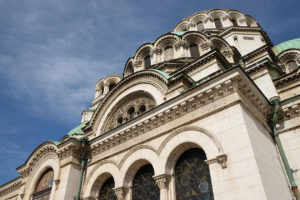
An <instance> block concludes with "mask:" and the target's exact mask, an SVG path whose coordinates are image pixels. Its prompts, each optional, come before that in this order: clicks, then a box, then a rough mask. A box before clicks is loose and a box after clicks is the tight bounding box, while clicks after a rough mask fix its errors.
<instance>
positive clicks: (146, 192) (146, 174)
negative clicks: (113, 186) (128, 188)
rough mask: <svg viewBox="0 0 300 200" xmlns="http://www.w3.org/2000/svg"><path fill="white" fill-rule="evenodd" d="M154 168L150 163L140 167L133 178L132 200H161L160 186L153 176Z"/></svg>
mask: <svg viewBox="0 0 300 200" xmlns="http://www.w3.org/2000/svg"><path fill="white" fill-rule="evenodd" d="M153 176H154V170H153V167H152V166H151V165H150V164H147V165H144V166H143V167H141V168H140V169H139V171H138V172H137V173H136V175H135V176H134V179H133V184H132V200H159V198H160V197H159V195H160V193H159V191H160V190H159V187H158V186H157V185H156V184H155V180H154V178H153Z"/></svg>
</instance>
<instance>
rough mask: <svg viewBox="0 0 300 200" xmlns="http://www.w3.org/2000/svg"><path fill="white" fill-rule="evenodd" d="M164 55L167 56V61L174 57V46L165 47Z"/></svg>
mask: <svg viewBox="0 0 300 200" xmlns="http://www.w3.org/2000/svg"><path fill="white" fill-rule="evenodd" d="M164 57H165V61H167V60H171V59H172V58H173V48H172V47H167V48H165V51H164Z"/></svg>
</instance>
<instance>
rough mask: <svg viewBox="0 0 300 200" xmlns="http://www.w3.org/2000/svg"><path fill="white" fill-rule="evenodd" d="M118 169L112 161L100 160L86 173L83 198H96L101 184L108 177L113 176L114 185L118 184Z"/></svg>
mask: <svg viewBox="0 0 300 200" xmlns="http://www.w3.org/2000/svg"><path fill="white" fill-rule="evenodd" d="M120 176H121V174H120V171H119V169H118V167H117V166H116V165H115V164H114V163H112V162H108V161H107V162H100V163H99V164H97V165H96V166H94V167H93V169H92V170H91V171H90V172H89V173H88V174H87V178H86V181H85V184H84V186H83V197H84V198H88V197H89V198H98V197H99V192H100V189H101V187H102V185H103V184H104V183H105V181H107V180H108V179H109V178H113V180H114V185H115V187H116V185H120V183H118V181H120Z"/></svg>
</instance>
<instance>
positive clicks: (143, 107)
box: [139, 105, 146, 114]
mask: <svg viewBox="0 0 300 200" xmlns="http://www.w3.org/2000/svg"><path fill="white" fill-rule="evenodd" d="M144 112H146V106H145V105H141V106H140V108H139V114H142V113H144Z"/></svg>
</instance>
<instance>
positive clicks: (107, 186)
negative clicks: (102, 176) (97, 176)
mask: <svg viewBox="0 0 300 200" xmlns="http://www.w3.org/2000/svg"><path fill="white" fill-rule="evenodd" d="M114 187H115V182H114V179H113V178H112V177H111V178H109V179H108V180H107V181H105V183H104V184H103V185H102V187H101V189H100V193H99V200H117V196H116V194H115V191H114V190H113V188H114Z"/></svg>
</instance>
